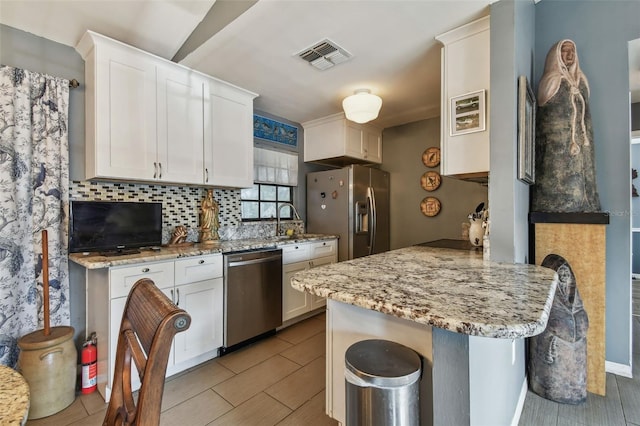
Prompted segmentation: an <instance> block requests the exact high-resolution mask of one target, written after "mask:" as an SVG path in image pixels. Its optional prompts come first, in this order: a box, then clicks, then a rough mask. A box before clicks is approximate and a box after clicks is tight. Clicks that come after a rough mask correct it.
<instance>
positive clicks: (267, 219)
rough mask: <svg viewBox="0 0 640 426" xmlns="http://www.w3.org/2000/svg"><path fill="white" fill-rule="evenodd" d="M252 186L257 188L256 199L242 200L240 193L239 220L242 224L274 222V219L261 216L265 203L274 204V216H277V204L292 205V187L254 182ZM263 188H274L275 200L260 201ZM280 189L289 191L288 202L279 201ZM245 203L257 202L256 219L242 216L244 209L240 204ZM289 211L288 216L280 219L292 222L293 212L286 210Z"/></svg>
mask: <svg viewBox="0 0 640 426" xmlns="http://www.w3.org/2000/svg"><path fill="white" fill-rule="evenodd" d="M254 186H257V187H258V188H257V189H258V191H257V193H258V198H244V197H243V196H242V191H240V215H241V220H242V222H266V221H273V220H276V217H263V216H262V211H263V208H262V206H263V204H265V203H275V204H276V215H277V214H278V212H277V209H278V204H280V203H291V204H293V188H294V187H293V186H289V185H278V184H277V183H259V182H255V183H254ZM263 186H271V187H275V193H276V199H275V200H264V199H262V187H263ZM281 188H286V189H287V190H288V191H289V199H288V200H281V199H280V198H279V196H278V194H279V191H280V189H281ZM245 201H247V202H257V203H258V217H257V218H245V217H244V216H243V211H244V209H243V208H242V204H243V203H244V202H245ZM288 210H289V214H288V215H286V214H285V215H284V216H281V217H280V219H283V220H293V219H294V217H293V211H292V209H291V208H289V209H288Z"/></svg>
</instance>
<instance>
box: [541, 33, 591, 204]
mask: <svg viewBox="0 0 640 426" xmlns="http://www.w3.org/2000/svg"><path fill="white" fill-rule="evenodd" d="M535 161H536V163H535V165H536V172H535V173H536V183H535V185H534V186H533V187H532V194H531V210H532V211H539V212H579V213H582V212H597V211H600V199H599V197H598V190H597V188H596V170H595V158H594V140H593V130H592V127H591V113H590V111H589V83H588V81H587V77H586V76H585V75H584V74H583V72H582V70H581V69H580V65H579V63H578V53H577V51H576V45H575V43H574V42H573V41H571V40H560V41H559V42H557V43H556V44H554V45H553V47H551V49H550V50H549V53H548V54H547V59H546V62H545V67H544V74H543V75H542V78H541V79H540V84H539V86H538V110H537V112H536V159H535Z"/></svg>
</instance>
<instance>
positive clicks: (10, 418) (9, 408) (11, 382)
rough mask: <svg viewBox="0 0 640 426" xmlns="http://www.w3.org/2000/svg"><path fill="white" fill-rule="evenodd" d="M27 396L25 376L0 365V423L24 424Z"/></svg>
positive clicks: (27, 405) (27, 388)
mask: <svg viewBox="0 0 640 426" xmlns="http://www.w3.org/2000/svg"><path fill="white" fill-rule="evenodd" d="M29 398H30V397H29V385H28V384H27V381H26V380H25V378H24V377H23V376H22V375H21V374H20V373H18V372H17V371H15V370H13V369H11V368H9V367H7V366H4V365H0V424H2V425H23V424H25V423H26V420H27V415H28V413H29Z"/></svg>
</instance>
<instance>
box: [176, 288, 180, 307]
mask: <svg viewBox="0 0 640 426" xmlns="http://www.w3.org/2000/svg"><path fill="white" fill-rule="evenodd" d="M176 294H177V295H178V301H177V302H176V305H178V306H180V289H179V288H177V289H176Z"/></svg>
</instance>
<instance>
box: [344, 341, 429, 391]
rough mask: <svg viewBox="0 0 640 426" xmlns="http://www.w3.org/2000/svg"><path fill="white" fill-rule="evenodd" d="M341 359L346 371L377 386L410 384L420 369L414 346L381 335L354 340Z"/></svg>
mask: <svg viewBox="0 0 640 426" xmlns="http://www.w3.org/2000/svg"><path fill="white" fill-rule="evenodd" d="M344 359H345V367H346V369H347V372H351V373H353V374H354V375H355V376H356V377H357V378H359V379H361V380H363V381H364V382H366V383H367V384H369V385H373V386H380V387H396V386H405V385H409V384H412V383H414V382H415V381H416V380H418V379H419V378H420V373H421V369H422V363H421V361H420V357H419V356H418V354H417V353H416V352H415V351H414V350H412V349H409V348H408V347H406V346H403V345H401V344H399V343H396V342H390V341H388V340H381V339H371V340H362V341H360V342H357V343H354V344H353V345H351V346H350V347H349V349H347V352H346V353H345V357H344ZM347 380H349V374H347Z"/></svg>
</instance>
